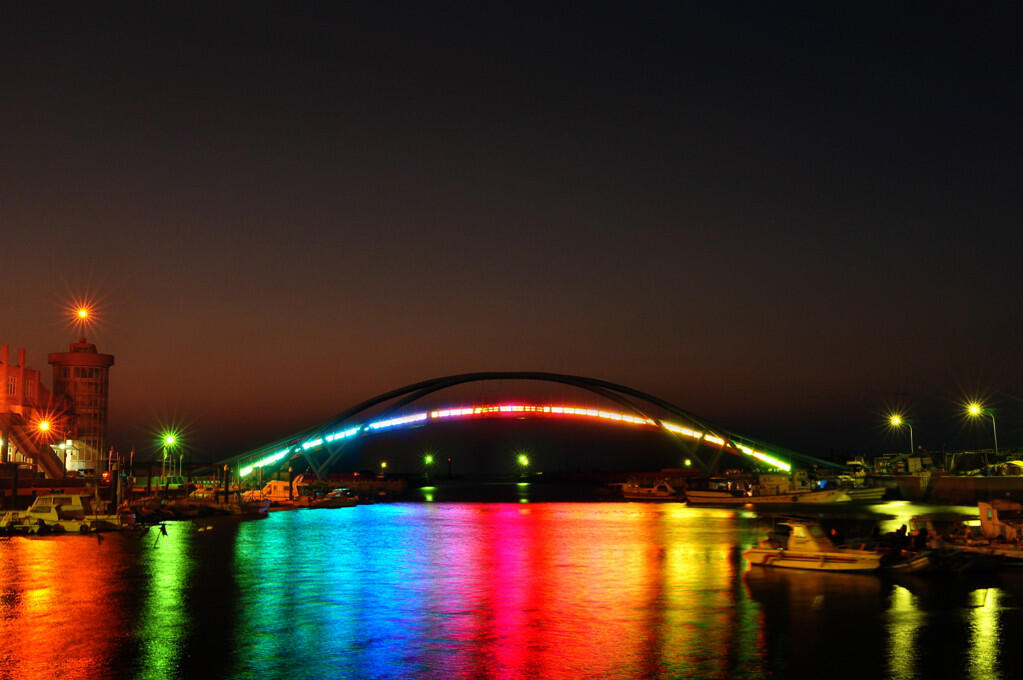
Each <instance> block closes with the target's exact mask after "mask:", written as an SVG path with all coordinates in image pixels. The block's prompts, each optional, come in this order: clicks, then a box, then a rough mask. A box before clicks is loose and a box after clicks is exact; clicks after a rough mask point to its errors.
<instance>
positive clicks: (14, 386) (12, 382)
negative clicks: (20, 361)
mask: <svg viewBox="0 0 1023 680" xmlns="http://www.w3.org/2000/svg"><path fill="white" fill-rule="evenodd" d="M17 393H18V379H17V378H15V377H14V376H11V377H10V378H8V379H7V394H8V395H9V396H12V397H13V396H14V395H16V394H17Z"/></svg>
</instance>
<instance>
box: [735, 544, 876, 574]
mask: <svg viewBox="0 0 1023 680" xmlns="http://www.w3.org/2000/svg"><path fill="white" fill-rule="evenodd" d="M742 555H743V557H745V558H746V559H747V560H749V563H750V564H752V565H757V566H762V567H782V568H786V569H813V570H814V571H877V570H878V569H880V568H881V556H880V555H879V554H877V553H873V552H871V551H867V550H841V551H838V552H833V553H831V552H828V553H822V552H805V551H800V550H783V549H780V548H774V549H771V548H750V549H749V550H747V551H746V552H744V553H743V554H742Z"/></svg>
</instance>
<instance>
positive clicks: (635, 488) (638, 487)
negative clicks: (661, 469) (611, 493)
mask: <svg viewBox="0 0 1023 680" xmlns="http://www.w3.org/2000/svg"><path fill="white" fill-rule="evenodd" d="M622 496H623V497H625V498H627V499H629V500H633V501H679V500H682V493H681V492H680V491H679V490H678V489H676V488H675V487H673V486H672V485H671V484H670V483H669V482H668V480H667V479H662V480H660V481H658V482H655V483H653V484H640V483H638V482H633V481H629V482H628V483H626V484H622Z"/></svg>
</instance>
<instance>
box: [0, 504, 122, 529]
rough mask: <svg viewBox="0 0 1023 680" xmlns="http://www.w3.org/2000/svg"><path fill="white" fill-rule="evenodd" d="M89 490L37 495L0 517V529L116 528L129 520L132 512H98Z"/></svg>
mask: <svg viewBox="0 0 1023 680" xmlns="http://www.w3.org/2000/svg"><path fill="white" fill-rule="evenodd" d="M93 501H94V499H93V497H92V496H91V495H88V494H53V495H49V496H37V497H36V498H35V500H34V501H32V505H30V506H29V508H28V510H25V511H11V512H8V513H5V514H4V515H3V516H2V517H0V530H3V531H6V532H8V533H29V534H39V533H46V532H53V533H65V532H69V533H82V534H85V533H89V532H91V531H110V530H118V529H121V528H123V527H125V526H129V525H130V524H132V522H133V520H134V515H131V514H101V513H100V512H98V508H96V507H95V505H94V503H93Z"/></svg>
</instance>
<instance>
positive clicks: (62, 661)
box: [0, 536, 123, 678]
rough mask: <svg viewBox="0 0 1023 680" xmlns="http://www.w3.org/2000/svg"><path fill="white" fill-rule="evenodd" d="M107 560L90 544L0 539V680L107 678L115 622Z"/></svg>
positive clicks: (113, 570) (81, 539) (73, 539)
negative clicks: (23, 679)
mask: <svg viewBox="0 0 1023 680" xmlns="http://www.w3.org/2000/svg"><path fill="white" fill-rule="evenodd" d="M110 552H111V551H108V550H106V549H105V546H103V545H101V544H100V543H99V541H97V540H96V539H95V538H93V537H91V536H90V537H86V536H62V537H60V538H59V539H58V538H50V539H44V538H25V537H12V538H3V539H0V677H3V678H58V677H59V678H72V677H74V678H103V677H108V676H109V675H110V674H111V673H112V672H113V671H112V669H111V667H112V665H113V663H114V658H115V657H116V647H117V645H118V642H119V628H120V627H119V625H118V624H121V623H123V619H122V617H121V616H119V614H120V612H119V611H118V609H117V596H116V593H115V592H113V591H114V589H115V588H116V586H117V583H116V578H117V575H118V567H117V565H116V563H115V564H114V565H110V564H109V562H108V556H109V554H110ZM107 575H109V576H110V577H111V578H107Z"/></svg>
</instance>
